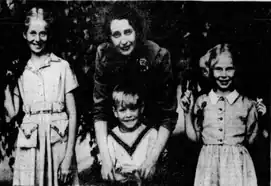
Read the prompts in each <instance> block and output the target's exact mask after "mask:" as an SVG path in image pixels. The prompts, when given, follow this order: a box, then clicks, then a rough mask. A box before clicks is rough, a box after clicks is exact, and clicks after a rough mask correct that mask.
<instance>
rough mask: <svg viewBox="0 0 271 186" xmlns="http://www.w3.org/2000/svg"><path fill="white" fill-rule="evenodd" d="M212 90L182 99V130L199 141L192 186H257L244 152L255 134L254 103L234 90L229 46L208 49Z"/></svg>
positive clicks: (255, 109)
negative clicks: (200, 145)
mask: <svg viewBox="0 0 271 186" xmlns="http://www.w3.org/2000/svg"><path fill="white" fill-rule="evenodd" d="M209 62H210V73H211V74H210V76H211V78H212V83H213V86H212V90H211V91H210V92H209V93H208V94H204V95H201V96H200V97H199V98H198V99H197V100H196V102H195V105H194V103H193V102H194V101H193V95H192V94H191V92H190V91H189V90H188V91H186V92H185V93H184V95H183V97H182V98H181V105H182V107H183V109H184V112H185V130H186V134H187V136H188V137H189V138H190V139H192V140H194V141H202V143H203V147H202V149H201V152H200V155H199V159H198V164H197V170H196V176H195V181H194V185H195V186H257V178H256V174H255V169H254V165H253V161H252V159H251V156H250V154H249V152H248V150H247V149H246V145H250V144H252V143H253V142H254V141H255V138H256V136H257V132H258V113H257V106H258V105H259V104H257V103H256V102H255V101H252V100H250V99H248V98H247V97H245V96H243V95H241V94H240V93H238V91H237V90H236V88H235V87H234V83H233V80H234V77H235V70H236V65H235V63H234V55H233V52H232V50H231V47H230V45H228V44H219V45H217V46H215V47H214V48H213V49H211V50H210V57H209Z"/></svg>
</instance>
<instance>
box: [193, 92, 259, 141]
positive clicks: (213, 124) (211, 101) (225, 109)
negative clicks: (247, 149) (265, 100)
mask: <svg viewBox="0 0 271 186" xmlns="http://www.w3.org/2000/svg"><path fill="white" fill-rule="evenodd" d="M194 114H195V115H196V118H198V122H196V125H195V129H196V130H197V131H201V136H202V140H203V143H204V144H228V145H236V144H243V143H244V142H245V141H246V140H247V139H249V138H251V137H253V136H256V133H257V131H258V114H257V109H256V106H255V102H253V101H252V100H250V99H248V98H247V97H245V96H242V95H240V94H239V93H238V92H237V91H236V90H235V91H233V92H231V93H230V94H229V95H227V96H225V97H222V96H219V95H217V94H216V93H215V92H214V91H213V90H211V91H210V93H209V94H208V95H206V94H204V95H202V96H200V97H199V98H198V99H197V101H196V104H195V108H194Z"/></svg>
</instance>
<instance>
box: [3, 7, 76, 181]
mask: <svg viewBox="0 0 271 186" xmlns="http://www.w3.org/2000/svg"><path fill="white" fill-rule="evenodd" d="M52 21H53V19H52V16H51V13H50V12H47V11H45V9H43V8H40V7H34V8H32V9H31V10H30V11H29V12H28V13H27V16H26V19H25V30H24V32H23V37H24V39H25V41H26V43H27V45H28V47H29V52H30V56H29V58H28V60H27V61H26V62H25V65H22V64H24V61H16V62H15V64H17V65H18V66H19V67H21V69H20V70H21V74H15V77H17V79H16V82H15V86H12V85H11V84H9V85H7V87H6V89H5V102H4V103H5V108H6V111H7V112H6V113H7V114H6V118H7V120H10V119H12V118H14V117H15V116H16V115H17V114H18V112H19V109H20V108H22V110H23V112H24V117H23V120H22V123H21V124H19V133H18V138H17V143H16V158H15V166H14V176H13V185H27V186H31V185H32V186H36V185H39V186H43V185H44V186H58V185H79V184H78V176H77V168H76V160H75V152H74V146H75V136H76V135H75V134H76V107H75V101H74V96H73V90H74V89H76V88H77V86H78V83H77V80H76V77H75V75H74V74H73V72H72V71H71V69H70V66H69V63H68V62H67V61H64V60H63V59H61V58H59V57H57V56H56V55H55V54H53V53H52V52H51V51H50V46H49V42H50V40H51V27H50V26H51V24H52Z"/></svg>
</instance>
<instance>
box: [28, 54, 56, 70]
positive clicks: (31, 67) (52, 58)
mask: <svg viewBox="0 0 271 186" xmlns="http://www.w3.org/2000/svg"><path fill="white" fill-rule="evenodd" d="M59 61H61V59H60V58H59V57H57V56H56V55H55V54H53V53H50V55H49V57H48V58H47V59H46V60H45V62H44V65H42V66H41V67H40V68H39V69H41V68H44V67H47V66H50V65H51V62H59ZM26 68H28V69H29V70H32V71H35V70H38V69H35V66H34V65H33V63H32V61H31V60H30V59H29V60H28V62H27V65H26Z"/></svg>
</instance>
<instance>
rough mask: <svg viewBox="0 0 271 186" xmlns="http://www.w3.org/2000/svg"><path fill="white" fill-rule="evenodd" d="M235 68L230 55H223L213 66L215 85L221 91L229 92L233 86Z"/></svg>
mask: <svg viewBox="0 0 271 186" xmlns="http://www.w3.org/2000/svg"><path fill="white" fill-rule="evenodd" d="M234 74H235V68H234V65H233V62H232V58H231V56H230V55H229V54H221V55H220V56H219V57H218V60H217V62H216V64H215V65H214V66H213V75H214V78H215V83H216V85H217V88H218V89H219V90H220V91H228V90H229V88H230V87H231V85H232V82H233V78H234Z"/></svg>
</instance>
